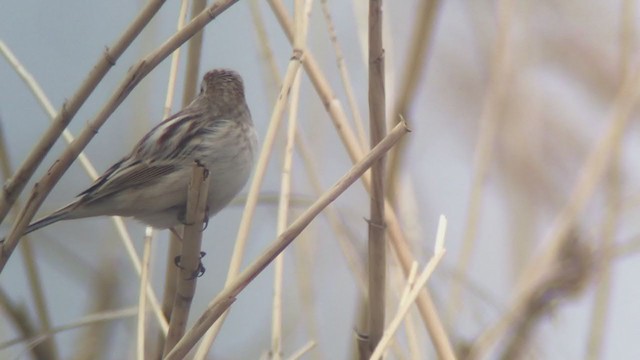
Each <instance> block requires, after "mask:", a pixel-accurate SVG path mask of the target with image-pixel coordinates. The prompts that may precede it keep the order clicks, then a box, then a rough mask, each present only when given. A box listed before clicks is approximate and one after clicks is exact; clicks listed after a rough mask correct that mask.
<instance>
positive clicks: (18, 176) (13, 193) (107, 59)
mask: <svg viewBox="0 0 640 360" xmlns="http://www.w3.org/2000/svg"><path fill="white" fill-rule="evenodd" d="M164 2H165V0H152V1H149V2H148V3H147V5H146V6H145V7H144V8H143V9H142V10H141V11H140V13H139V14H138V16H137V17H136V18H135V19H134V20H133V21H132V22H131V24H130V25H129V26H128V27H127V29H126V30H125V31H124V33H123V34H122V35H121V36H120V38H119V39H118V40H117V41H116V42H115V43H114V44H113V46H111V47H109V48H107V49H106V50H105V52H104V54H102V56H101V57H100V59H99V60H98V62H97V63H96V64H95V65H94V66H93V67H92V68H91V71H90V72H89V74H88V75H87V77H86V78H85V80H84V81H83V82H82V84H81V85H80V87H79V88H78V90H77V91H76V93H75V94H73V95H72V96H71V98H69V100H67V101H65V103H64V104H63V105H62V108H61V110H60V112H59V113H58V115H57V116H56V117H55V119H54V120H53V123H52V124H51V125H50V126H49V129H48V130H47V131H46V132H45V133H44V135H43V136H42V137H41V138H40V141H38V143H37V144H36V145H35V146H34V147H33V149H32V150H31V152H30V153H29V155H28V156H27V158H26V159H25V160H24V162H23V163H22V165H20V167H19V168H18V169H17V170H16V172H15V173H14V174H13V176H12V177H11V179H9V180H8V181H6V182H5V184H4V186H3V190H2V192H1V193H0V223H2V222H3V221H4V218H5V216H7V213H8V212H9V209H10V208H11V207H12V206H13V203H14V202H15V201H16V199H17V198H18V196H20V193H21V192H22V190H23V189H24V187H25V185H26V184H27V182H28V181H29V179H31V177H32V176H33V173H34V172H35V170H36V168H37V167H38V165H40V163H41V162H42V160H43V159H44V157H45V156H46V155H47V153H49V151H50V150H51V147H52V146H53V144H54V143H55V142H56V140H57V139H58V138H59V137H60V134H61V133H62V132H63V130H64V129H65V128H66V127H67V125H68V124H69V122H70V121H71V119H72V118H73V117H74V116H75V114H76V113H77V112H78V110H79V109H80V106H82V104H84V102H85V100H87V98H88V97H89V95H90V94H91V93H92V92H93V90H94V89H95V88H96V86H98V83H100V81H101V80H102V79H103V78H104V76H105V75H106V73H107V72H108V71H109V70H110V69H111V67H113V66H114V65H115V63H116V61H117V60H118V58H119V57H120V55H122V53H124V51H125V50H126V49H127V48H128V47H129V45H131V43H132V42H133V40H134V39H135V38H136V37H137V36H138V35H139V34H140V32H141V31H142V29H144V28H145V26H146V25H147V24H148V23H149V21H151V19H152V18H153V16H154V15H155V14H156V13H157V12H158V10H159V9H160V7H161V6H162V5H163V4H164ZM27 205H28V204H27ZM36 210H37V209H36ZM34 212H35V211H34ZM31 216H33V215H31ZM27 220H28V221H29V220H31V218H29V219H27ZM15 225H16V224H14V226H15ZM24 226H25V227H26V225H24ZM20 232H22V230H21V231H20ZM13 246H14V247H15V245H13ZM7 250H9V249H7ZM11 251H13V249H10V250H9V252H11ZM2 252H3V253H4V247H3V251H2ZM4 262H6V260H3V259H0V272H1V271H2V268H4Z"/></svg>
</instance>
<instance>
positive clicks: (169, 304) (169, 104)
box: [147, 0, 204, 353]
mask: <svg viewBox="0 0 640 360" xmlns="http://www.w3.org/2000/svg"><path fill="white" fill-rule="evenodd" d="M200 3H202V2H201V1H200ZM188 5H189V1H188V0H182V3H181V4H180V12H179V14H178V25H177V31H180V29H182V28H183V27H184V23H185V22H186V19H187V9H188V7H189V6H188ZM199 5H202V4H199ZM203 9H204V6H201V7H198V9H196V5H195V4H194V7H193V9H192V17H195V16H197V15H198V14H199V13H200V12H201V11H202V10H203ZM198 35H200V36H199V38H200V40H202V31H198V33H197V34H196V35H194V37H192V38H191V39H190V40H189V53H188V54H187V57H188V59H187V60H188V62H190V61H191V60H190V57H191V55H192V54H191V51H192V48H193V46H192V43H193V41H194V40H195V38H196V37H197V36H198ZM198 56H199V55H198ZM199 61H200V59H197V60H196V63H198V62H199ZM179 64H180V48H177V49H176V50H175V51H174V52H173V54H171V65H170V69H169V80H168V81H167V93H166V96H165V102H164V109H163V114H162V115H163V116H162V118H163V119H166V118H167V117H169V116H170V115H171V113H172V108H173V101H174V94H175V87H176V79H177V77H178V65H179ZM187 75H188V79H186V80H185V84H184V92H183V103H182V106H183V107H185V106H186V105H188V103H190V102H191V100H188V101H184V100H185V99H186V93H187V92H189V93H191V96H193V94H194V93H195V89H196V88H197V85H195V82H197V76H198V69H197V66H196V69H195V70H193V69H190V68H189V67H187ZM194 76H195V80H194ZM189 99H191V98H189ZM149 229H150V228H149V227H147V231H150V230H149ZM174 229H175V230H177V231H181V230H178V229H182V227H181V226H180V227H177V228H174ZM180 248H181V244H180V243H179V240H178V237H177V236H176V235H175V234H174V233H173V232H171V234H170V235H169V247H168V249H167V260H166V261H167V266H166V270H165V279H164V285H165V286H164V292H163V296H162V313H163V314H164V318H165V319H166V320H167V321H169V319H171V310H172V309H173V299H174V298H175V295H176V286H177V281H178V277H177V275H178V269H177V268H176V267H175V264H174V260H173V259H175V258H176V256H178V255H179V253H180ZM163 335H166V332H165V333H164V334H163ZM163 340H164V336H161V337H160V341H159V342H158V344H157V345H158V350H157V351H158V353H161V352H162V351H163V349H164V341H163Z"/></svg>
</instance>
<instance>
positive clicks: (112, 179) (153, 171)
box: [80, 161, 177, 200]
mask: <svg viewBox="0 0 640 360" xmlns="http://www.w3.org/2000/svg"><path fill="white" fill-rule="evenodd" d="M123 165H124V166H123ZM176 169H177V167H176V165H175V164H166V163H164V164H162V163H151V164H148V163H145V162H142V161H137V162H133V163H130V164H126V161H124V162H119V163H117V164H116V165H114V166H113V167H111V168H110V169H109V170H107V172H106V173H105V174H104V175H102V176H101V177H100V178H99V179H97V180H96V181H95V183H94V184H93V185H92V186H91V187H90V188H89V189H87V190H85V191H84V192H83V193H81V194H80V196H86V197H87V198H88V199H87V200H89V199H91V200H96V199H99V198H102V197H105V196H107V195H112V194H114V193H118V192H120V191H123V190H126V189H130V188H133V187H138V186H146V185H149V184H152V183H155V182H156V181H159V180H160V178H161V177H162V176H164V175H167V174H170V173H172V172H174V171H176Z"/></svg>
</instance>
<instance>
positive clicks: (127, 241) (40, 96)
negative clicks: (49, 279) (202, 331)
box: [0, 41, 167, 333]
mask: <svg viewBox="0 0 640 360" xmlns="http://www.w3.org/2000/svg"><path fill="white" fill-rule="evenodd" d="M0 52H1V53H2V54H3V55H4V56H5V57H6V58H7V60H8V61H9V63H10V64H11V66H12V67H13V68H14V69H15V71H16V72H17V73H18V75H19V76H20V78H21V79H22V80H23V81H24V82H25V83H26V85H27V87H28V89H29V90H30V91H31V92H32V93H33V96H34V97H35V98H36V100H37V101H38V103H40V106H41V107H42V108H43V109H44V110H45V112H46V113H47V114H48V115H49V117H50V118H51V119H52V120H53V119H55V118H56V116H57V114H56V111H55V109H54V107H53V105H52V104H51V101H49V98H48V97H47V95H46V94H45V92H44V90H42V88H41V87H40V84H38V82H37V81H36V79H34V77H33V76H32V75H31V73H29V71H28V70H27V69H26V68H25V67H24V66H22V64H21V63H20V61H19V60H18V59H17V58H16V57H15V55H13V53H12V52H11V50H10V49H9V48H8V47H7V46H6V45H4V44H3V43H2V41H0ZM62 135H63V137H64V140H65V141H66V142H67V144H71V143H72V142H73V141H75V138H74V136H73V134H71V132H70V131H69V130H68V129H65V130H64V131H63V133H62ZM7 153H8V152H7V151H5V152H3V154H7ZM78 160H79V161H80V164H81V165H82V168H83V169H84V170H85V172H86V173H87V175H88V176H89V178H90V179H91V180H95V179H96V178H98V171H97V170H96V169H95V167H94V166H93V164H92V163H91V160H89V158H88V157H87V156H86V155H85V153H84V152H80V154H78ZM19 207H20V206H19V205H18V206H17V208H19ZM14 221H15V219H14ZM111 221H112V222H113V225H114V226H115V228H116V231H117V233H118V235H119V236H120V239H121V240H122V242H123V244H124V246H125V249H126V251H127V254H128V255H129V258H130V259H131V261H132V263H133V265H134V267H135V268H136V270H137V272H138V274H140V260H139V258H138V255H137V254H136V252H135V249H134V247H133V244H132V241H131V236H130V235H129V231H128V230H127V228H126V227H125V225H124V221H123V220H122V218H120V217H118V216H112V217H111ZM25 240H26V241H24V242H23V244H24V249H25V251H27V252H30V250H28V249H27V247H29V248H30V246H29V242H28V238H25ZM25 262H26V263H27V264H29V262H30V261H28V260H25ZM29 266H30V265H28V267H29ZM28 271H29V272H31V270H28ZM147 295H148V296H149V301H150V303H151V307H152V308H153V310H154V313H155V315H156V318H157V319H158V321H159V323H160V326H161V327H162V328H163V329H164V328H166V327H167V325H166V321H164V322H163V320H162V318H161V315H160V313H161V311H160V305H159V304H158V299H157V298H156V296H155V293H154V292H153V288H151V286H149V287H148V288H147ZM34 296H35V297H36V305H37V307H38V311H39V312H40V311H41V309H40V306H41V305H40V304H39V303H40V300H38V295H37V294H35V293H34ZM43 324H44V323H43ZM47 327H48V326H47ZM163 332H164V333H166V329H165V330H163Z"/></svg>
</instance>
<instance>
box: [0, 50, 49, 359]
mask: <svg viewBox="0 0 640 360" xmlns="http://www.w3.org/2000/svg"><path fill="white" fill-rule="evenodd" d="M2 47H3V44H2V42H1V41H0V48H2ZM0 173H1V179H2V181H3V182H4V181H6V179H7V178H8V177H9V176H11V173H12V170H11V163H10V161H9V152H8V151H7V143H6V141H5V137H4V131H3V128H2V124H1V123H0ZM15 204H16V205H17V206H20V201H17V200H16V202H15ZM12 215H13V217H14V219H13V220H14V221H15V220H16V219H15V212H13V213H12ZM20 250H22V251H21V253H22V261H23V262H24V266H25V270H26V273H27V280H28V284H29V290H30V291H31V297H32V299H33V302H34V304H35V308H36V313H37V315H38V317H37V319H38V321H39V325H40V326H39V328H40V329H39V330H40V331H42V332H47V331H49V329H51V321H50V316H49V309H48V307H47V302H46V300H45V295H44V290H43V288H42V279H41V277H40V271H39V270H38V264H37V263H36V258H35V255H34V252H33V247H32V246H31V238H30V237H28V236H26V237H25V239H24V241H23V242H22V244H21V248H20ZM6 310H7V311H10V310H9V309H6ZM25 316H26V314H25ZM26 320H30V319H26ZM25 328H27V327H25ZM29 328H30V327H29ZM33 330H35V329H33ZM23 334H24V335H25V336H28V335H30V334H28V333H26V332H24V331H23ZM32 352H33V355H34V356H35V358H36V359H41V358H42V356H40V355H38V354H47V356H50V357H51V359H54V360H55V359H58V349H57V346H56V343H55V339H54V338H50V339H47V341H46V342H44V343H43V344H42V345H40V346H38V347H37V348H34V349H33V351H32Z"/></svg>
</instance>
